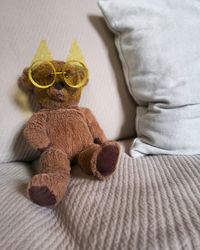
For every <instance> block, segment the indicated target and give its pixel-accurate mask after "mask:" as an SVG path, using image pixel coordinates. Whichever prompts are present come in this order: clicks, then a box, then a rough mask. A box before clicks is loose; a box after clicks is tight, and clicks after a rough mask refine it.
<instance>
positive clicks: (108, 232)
mask: <svg viewBox="0 0 200 250" xmlns="http://www.w3.org/2000/svg"><path fill="white" fill-rule="evenodd" d="M199 166H200V156H194V157H191V156H187V157H186V156H180V157H179V156H149V157H142V158H138V159H132V158H130V157H128V155H126V154H125V153H122V155H121V158H120V162H119V165H118V169H117V171H116V173H115V174H114V175H113V176H112V177H111V178H110V179H108V180H107V181H104V182H101V181H98V180H96V179H93V178H92V177H89V176H87V175H85V174H84V173H82V172H81V170H80V169H79V168H78V167H75V168H74V169H73V171H72V178H71V182H70V184H69V188H68V192H67V193H66V196H65V199H64V200H63V202H62V203H61V204H60V205H59V206H58V207H57V208H56V209H48V208H44V207H40V206H37V205H35V204H34V203H32V202H31V201H29V200H28V199H27V198H26V195H25V190H26V183H27V182H28V181H29V179H30V178H31V176H32V174H33V172H34V171H35V169H34V168H33V167H31V166H30V165H29V164H26V163H20V162H17V163H7V164H1V165H0V194H1V195H0V249H9V250H16V249H43V250H45V249H46V250H47V249H51V250H54V249H87V250H88V249H182V248H184V249H199V245H200V237H199V236H200V204H199V203H200V198H199V197H200V196H199V193H200V185H199V183H200V167H199Z"/></svg>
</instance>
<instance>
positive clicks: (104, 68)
mask: <svg viewBox="0 0 200 250" xmlns="http://www.w3.org/2000/svg"><path fill="white" fill-rule="evenodd" d="M0 23H1V25H0V34H1V39H0V55H1V67H0V81H1V88H0V117H1V122H0V162H8V161H13V160H22V159H24V160H25V159H26V160H31V159H33V158H34V157H35V156H36V154H35V152H33V151H32V149H31V148H29V147H28V146H27V145H26V144H25V142H24V140H23V138H22V136H21V130H22V129H23V127H24V124H25V122H26V121H27V119H28V118H29V117H30V115H31V112H25V111H23V110H22V108H21V107H19V106H18V105H17V104H16V102H15V99H16V91H17V79H18V77H19V76H20V74H21V73H22V70H23V68H24V67H25V66H29V65H30V64H31V61H32V58H33V56H34V54H35V51H36V49H37V47H38V45H39V43H40V41H41V40H42V39H45V40H47V42H48V45H49V48H50V50H51V51H52V54H53V56H54V58H55V59H59V60H65V59H66V57H67V53H68V50H69V48H70V45H71V42H72V41H73V40H74V39H76V40H77V41H78V43H79V45H80V47H81V49H82V51H83V53H84V55H85V58H86V63H87V65H88V68H89V70H90V82H89V84H88V85H87V86H86V87H85V90H84V91H83V95H82V99H81V104H80V105H82V106H86V107H89V108H91V110H92V111H93V113H94V114H95V116H96V118H97V120H98V121H99V123H100V125H101V126H102V128H103V129H104V131H105V133H106V135H107V137H108V138H109V139H120V138H128V137H131V136H133V135H134V134H135V132H134V131H135V130H134V119H133V117H134V113H135V111H134V110H133V109H132V105H133V104H132V103H133V101H132V98H131V97H130V94H129V93H128V91H127V89H126V88H127V87H126V84H125V81H124V76H123V72H122V70H121V65H120V62H119V61H118V60H117V53H116V51H115V46H114V44H113V35H112V33H111V32H110V31H109V30H108V29H107V27H106V25H105V22H104V19H103V17H102V15H101V12H100V10H99V8H98V5H97V1H90V0H83V1H80V0H69V1H66V0H57V1H53V0H38V1H27V0H20V1H15V0H2V1H0ZM18 97H19V96H18ZM18 99H19V98H18ZM22 101H23V100H22Z"/></svg>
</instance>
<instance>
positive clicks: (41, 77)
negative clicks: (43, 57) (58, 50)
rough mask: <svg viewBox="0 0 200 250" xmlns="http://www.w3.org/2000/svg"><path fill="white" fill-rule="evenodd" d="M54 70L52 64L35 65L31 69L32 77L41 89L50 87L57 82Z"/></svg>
mask: <svg viewBox="0 0 200 250" xmlns="http://www.w3.org/2000/svg"><path fill="white" fill-rule="evenodd" d="M54 73H55V72H54V68H53V66H52V65H51V63H48V62H41V63H35V64H33V65H32V67H31V76H32V79H33V81H34V82H36V83H37V84H38V85H39V86H41V87H45V86H46V87H48V86H49V85H51V84H52V83H53V82H54V80H55V74H54Z"/></svg>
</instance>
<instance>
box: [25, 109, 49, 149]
mask: <svg viewBox="0 0 200 250" xmlns="http://www.w3.org/2000/svg"><path fill="white" fill-rule="evenodd" d="M46 120H47V115H46V114H45V113H43V112H39V113H35V114H33V115H32V116H31V118H30V119H29V121H28V122H27V124H26V127H25V129H24V136H25V138H26V140H27V141H28V143H29V144H30V145H31V146H32V147H33V148H34V149H37V150H41V151H42V150H43V149H45V148H47V147H48V146H49V144H50V141H49V138H48V136H47V131H46Z"/></svg>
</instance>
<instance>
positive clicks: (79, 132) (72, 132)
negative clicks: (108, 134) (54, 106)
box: [47, 109, 93, 157]
mask: <svg viewBox="0 0 200 250" xmlns="http://www.w3.org/2000/svg"><path fill="white" fill-rule="evenodd" d="M47 134H48V137H49V139H50V142H51V145H52V146H53V147H56V148H59V149H61V150H62V151H64V152H65V153H67V154H68V156H69V157H73V156H75V155H76V154H77V153H79V152H80V151H82V150H83V149H84V148H86V146H87V145H89V144H91V143H92V142H93V137H92V135H91V133H90V131H89V128H88V125H87V123H86V121H85V119H84V116H83V115H82V114H81V112H80V111H78V110H76V109H60V110H55V111H49V112H48V121H47Z"/></svg>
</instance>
